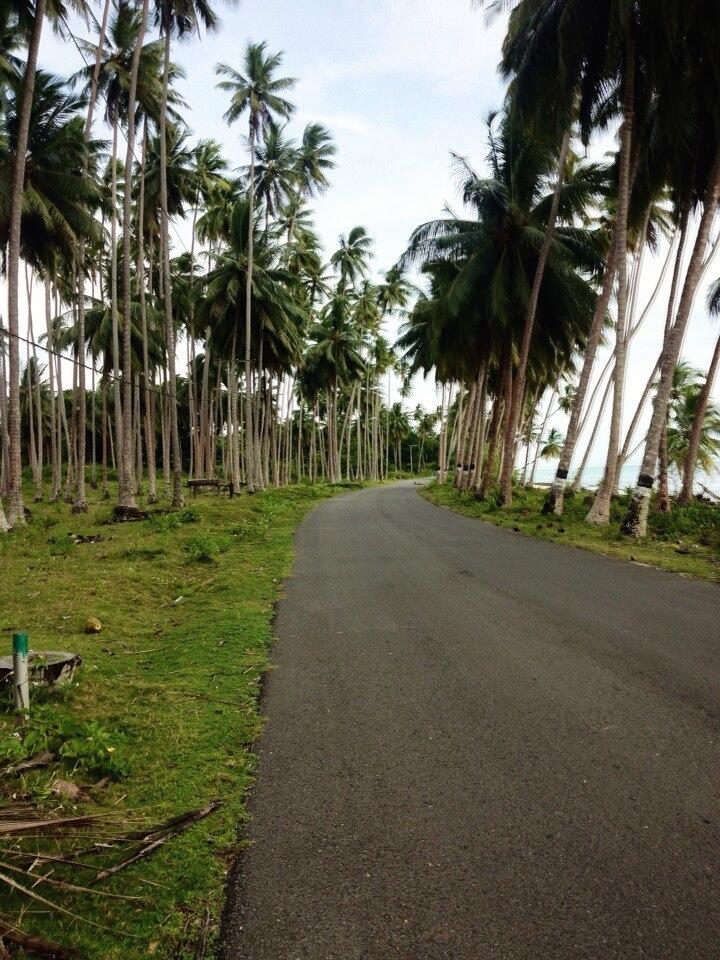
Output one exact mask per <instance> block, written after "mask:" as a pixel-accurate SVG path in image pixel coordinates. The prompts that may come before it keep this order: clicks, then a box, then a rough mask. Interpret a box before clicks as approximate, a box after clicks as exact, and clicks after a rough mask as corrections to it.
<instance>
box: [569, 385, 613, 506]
mask: <svg viewBox="0 0 720 960" xmlns="http://www.w3.org/2000/svg"><path fill="white" fill-rule="evenodd" d="M612 386H613V375H611V376H610V378H609V379H608V382H607V384H606V386H605V392H604V393H603V396H602V400H601V401H600V406H599V408H598V412H597V416H596V417H595V424H594V426H593V429H592V432H591V434H590V439H589V440H588V443H587V446H586V447H585V453H584V455H583V457H582V460H581V461H580V465H579V466H578V468H577V471H576V472H575V479H574V480H573V482H572V484H571V489H572V490H573V492H575V493H577V491H578V490H579V489H580V486H581V484H582V478H583V475H584V473H585V470H586V469H587V465H588V461H589V459H590V454H591V452H592V449H593V447H594V446H595V441H596V440H597V435H598V433H599V432H600V424H601V423H602V419H603V414H604V413H605V408H606V407H607V403H608V400H609V399H610V391H611V390H612ZM589 413H590V411H589V410H588V414H589ZM601 479H602V478H601Z"/></svg>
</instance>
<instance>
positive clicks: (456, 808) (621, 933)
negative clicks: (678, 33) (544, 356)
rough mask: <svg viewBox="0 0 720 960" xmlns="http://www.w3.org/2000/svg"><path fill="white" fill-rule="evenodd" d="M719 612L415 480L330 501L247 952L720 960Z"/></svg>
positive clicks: (278, 759)
mask: <svg viewBox="0 0 720 960" xmlns="http://www.w3.org/2000/svg"><path fill="white" fill-rule="evenodd" d="M719 613H720V591H719V590H718V588H717V587H713V586H711V585H706V584H701V583H695V582H692V581H690V580H686V579H683V578H681V577H677V576H675V575H672V574H665V573H662V572H660V571H656V570H652V569H648V568H643V567H640V566H637V565H634V564H628V563H623V562H620V561H614V560H611V559H606V558H603V557H599V556H594V555H592V554H589V553H584V552H582V551H578V550H574V549H571V548H567V547H562V546H559V545H555V544H552V543H544V542H541V541H534V540H529V539H525V538H523V537H522V536H521V535H518V534H513V533H511V532H508V531H505V530H501V529H499V528H496V527H492V526H489V525H486V524H483V523H480V522H478V521H475V520H470V519H467V518H464V517H461V516H458V515H456V514H452V513H450V512H448V511H445V510H443V509H441V508H438V507H435V506H433V505H431V504H429V503H427V502H426V501H424V500H423V499H422V498H421V497H420V496H418V493H417V490H416V489H415V487H414V486H413V485H412V484H403V485H398V486H393V487H384V488H379V489H373V490H367V491H362V492H359V493H353V494H350V495H348V496H345V497H342V498H340V499H337V500H332V501H329V502H328V503H326V504H324V505H323V506H321V507H320V508H319V509H317V510H316V511H315V512H314V513H312V514H311V515H310V516H309V517H308V518H307V519H306V521H305V522H304V523H303V525H302V526H301V528H300V530H299V532H298V535H297V562H296V567H295V573H294V577H293V578H292V579H291V580H290V581H289V582H288V583H287V585H286V596H285V599H284V600H283V601H282V603H281V605H280V608H279V612H278V617H277V633H278V637H279V639H278V641H277V643H276V646H275V647H274V656H273V659H274V662H275V663H276V665H277V669H276V670H275V671H274V672H273V673H272V674H271V676H270V679H269V681H268V686H267V688H266V700H265V710H266V712H267V714H268V716H269V720H268V723H267V726H266V729H265V732H264V734H263V737H262V740H261V743H260V764H259V771H258V782H257V785H256V787H255V790H254V794H253V798H252V804H251V810H252V814H253V820H252V823H251V824H250V826H249V831H248V834H249V839H250V840H251V841H252V842H251V845H250V846H249V848H248V850H247V852H246V853H245V855H244V856H243V857H242V858H241V862H240V865H239V868H238V870H237V873H236V876H235V877H234V878H233V882H232V884H231V890H230V898H229V903H228V906H227V910H226V918H225V930H224V943H225V947H224V949H225V957H227V958H233V960H300V958H302V960H394V958H404V960H431V958H432V960H435V958H448V960H450V958H452V960H470V958H472V960H511V958H513V960H514V958H523V960H545V958H563V960H564V958H573V960H576V958H589V960H590V958H591V960H612V958H623V960H625V958H653V960H680V958H682V960H689V958H693V960H695V958H696V960H714V958H720V856H719V855H720V833H719V823H720V817H719V815H718V814H719V802H718V801H719V799H720V742H719V721H720V627H719V625H718V620H719V617H718V614H719Z"/></svg>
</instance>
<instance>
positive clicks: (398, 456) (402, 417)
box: [387, 402, 410, 474]
mask: <svg viewBox="0 0 720 960" xmlns="http://www.w3.org/2000/svg"><path fill="white" fill-rule="evenodd" d="M387 430H388V437H389V439H390V443H391V444H392V447H393V456H394V458H395V473H396V474H398V473H399V472H400V471H401V470H402V442H403V440H405V438H406V437H407V436H408V434H409V433H410V418H409V417H408V414H407V412H406V411H405V410H403V407H402V403H400V402H396V403H394V404H393V405H392V406H391V407H390V409H389V410H388V411H387Z"/></svg>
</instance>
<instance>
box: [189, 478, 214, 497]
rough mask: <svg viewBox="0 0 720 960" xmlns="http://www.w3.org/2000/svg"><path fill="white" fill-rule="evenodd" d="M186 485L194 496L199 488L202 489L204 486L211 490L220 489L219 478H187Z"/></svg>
mask: <svg viewBox="0 0 720 960" xmlns="http://www.w3.org/2000/svg"><path fill="white" fill-rule="evenodd" d="M187 485H188V487H189V489H190V490H191V491H192V495H193V496H194V497H196V496H197V492H198V490H200V489H204V488H207V489H212V490H219V489H220V481H219V480H188V482H187Z"/></svg>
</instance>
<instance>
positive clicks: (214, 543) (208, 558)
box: [184, 534, 232, 563]
mask: <svg viewBox="0 0 720 960" xmlns="http://www.w3.org/2000/svg"><path fill="white" fill-rule="evenodd" d="M231 546H232V541H231V540H230V538H229V537H211V536H209V535H208V534H198V535H197V536H194V537H188V539H187V540H186V541H185V544H184V547H185V551H186V552H187V554H188V555H189V559H190V560H191V561H192V562H193V563H212V562H213V561H214V560H215V558H216V557H217V556H218V555H219V554H221V553H227V552H228V550H229V549H230V547H231Z"/></svg>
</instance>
